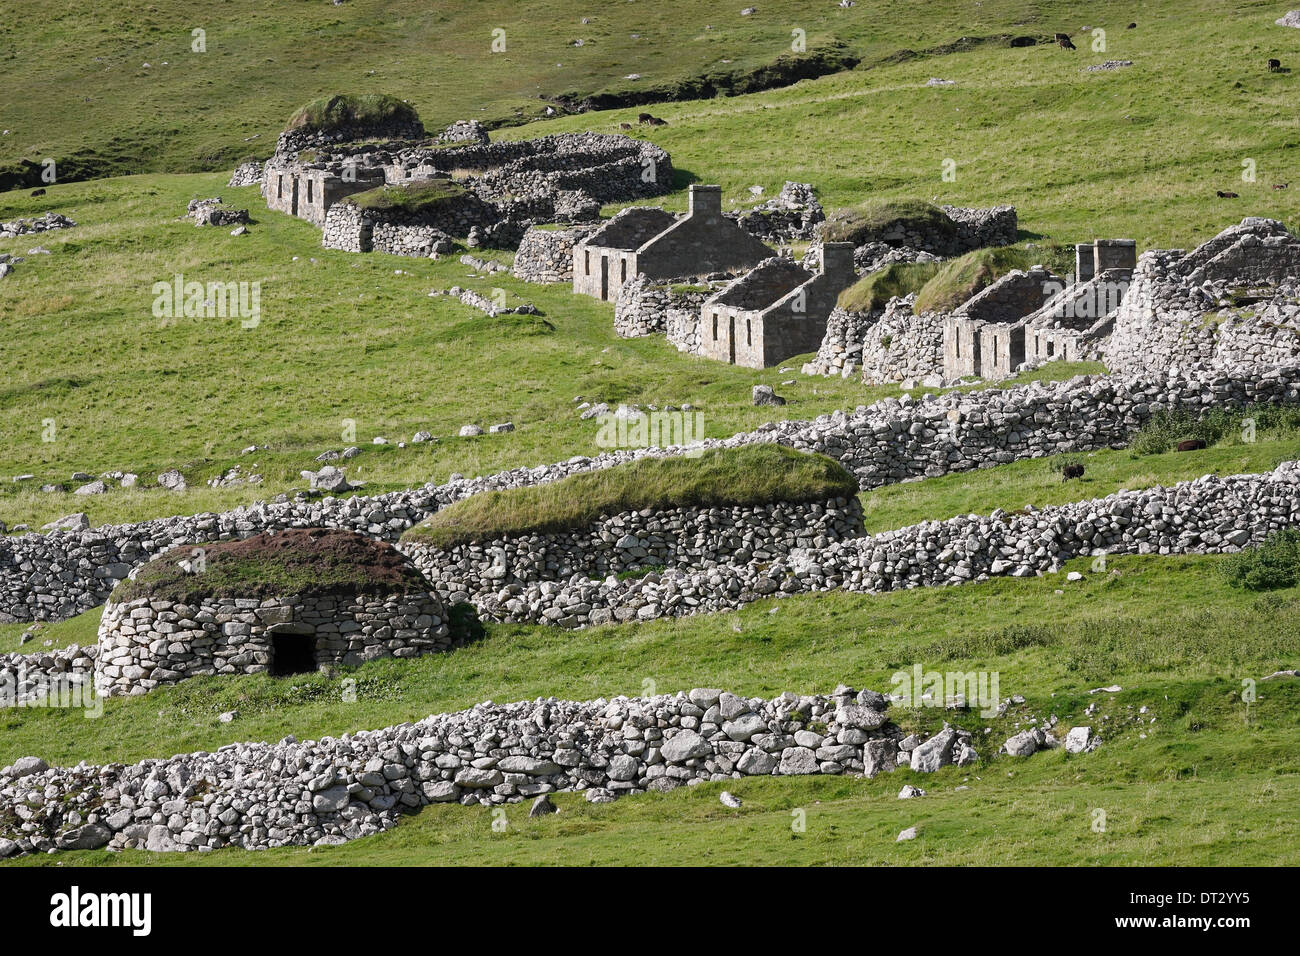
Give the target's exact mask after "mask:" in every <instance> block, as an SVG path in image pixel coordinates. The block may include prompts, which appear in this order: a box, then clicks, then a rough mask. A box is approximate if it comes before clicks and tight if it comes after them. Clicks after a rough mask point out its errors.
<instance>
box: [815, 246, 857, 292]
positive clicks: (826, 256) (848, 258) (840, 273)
mask: <svg viewBox="0 0 1300 956" xmlns="http://www.w3.org/2000/svg"><path fill="white" fill-rule="evenodd" d="M822 275H824V276H826V277H827V278H829V279H830V280H831V282H832V283H833V284H834V285H835V286H837V287H838V288H841V289H844V288H848V287H849V286H851V285H852V284H853V283H854V282H855V281H856V280H857V275H856V273H854V271H853V243H851V242H827V243H824V244H823V245H822Z"/></svg>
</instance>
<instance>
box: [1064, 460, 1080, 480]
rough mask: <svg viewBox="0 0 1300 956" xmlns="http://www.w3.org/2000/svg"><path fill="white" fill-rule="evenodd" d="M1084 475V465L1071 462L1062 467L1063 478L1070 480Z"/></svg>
mask: <svg viewBox="0 0 1300 956" xmlns="http://www.w3.org/2000/svg"><path fill="white" fill-rule="evenodd" d="M1082 477H1083V465H1080V464H1069V465H1066V466H1065V467H1064V468H1062V469H1061V480H1062V481H1069V480H1070V479H1071V478H1082Z"/></svg>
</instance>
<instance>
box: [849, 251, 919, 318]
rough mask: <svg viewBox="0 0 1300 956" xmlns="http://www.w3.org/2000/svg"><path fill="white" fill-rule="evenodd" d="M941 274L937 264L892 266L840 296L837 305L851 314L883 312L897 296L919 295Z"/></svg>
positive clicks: (897, 263)
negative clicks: (936, 274) (878, 310)
mask: <svg viewBox="0 0 1300 956" xmlns="http://www.w3.org/2000/svg"><path fill="white" fill-rule="evenodd" d="M938 270H939V263H937V262H893V263H890V264H889V265H887V266H885V268H883V269H877V270H876V271H875V272H872V273H870V274H868V275H865V276H863V277H862V278H861V279H859V280H858V281H857V282H855V283H853V285H851V286H849V287H848V288H847V289H845V290H844V291H843V292H841V293H840V297H839V300H838V303H837V304H838V305H839V306H840V308H842V309H848V310H849V311H850V312H871V311H874V310H876V309H883V308H884V307H885V306H886V305H887V304H888V303H889V300H890V299H892V298H893V297H894V296H896V295H897V296H904V295H910V294H911V293H913V292H920V291H921V289H923V288H924V287H925V285H926V283H927V282H929V281H930V280H931V279H932V278H933V277H934V274H935V273H936V272H937V271H938Z"/></svg>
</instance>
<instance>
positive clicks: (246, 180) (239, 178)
mask: <svg viewBox="0 0 1300 956" xmlns="http://www.w3.org/2000/svg"><path fill="white" fill-rule="evenodd" d="M261 184H262V163H261V160H257V159H250V160H249V161H248V162H246V163H240V164H239V165H238V166H236V167H235V171H234V172H233V173H231V174H230V182H228V183H226V186H227V187H228V188H230V189H234V188H236V187H239V186H260V185H261Z"/></svg>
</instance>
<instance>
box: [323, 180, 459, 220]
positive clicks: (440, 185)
mask: <svg viewBox="0 0 1300 956" xmlns="http://www.w3.org/2000/svg"><path fill="white" fill-rule="evenodd" d="M464 195H465V187H464V186H461V185H460V184H459V183H454V182H452V181H451V180H450V179H426V180H422V181H420V182H416V183H402V184H400V185H393V186H380V187H378V188H377V189H367V190H366V191H365V192H360V193H354V194H353V195H351V196H349V197H348V199H347V201H348V202H351V203H353V204H354V205H357V206H360V207H361V208H362V209H400V210H402V211H403V212H420V211H422V210H425V209H431V208H432V207H434V206H436V205H438V204H439V203H440V202H443V201H444V200H447V199H456V198H458V197H460V196H464Z"/></svg>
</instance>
